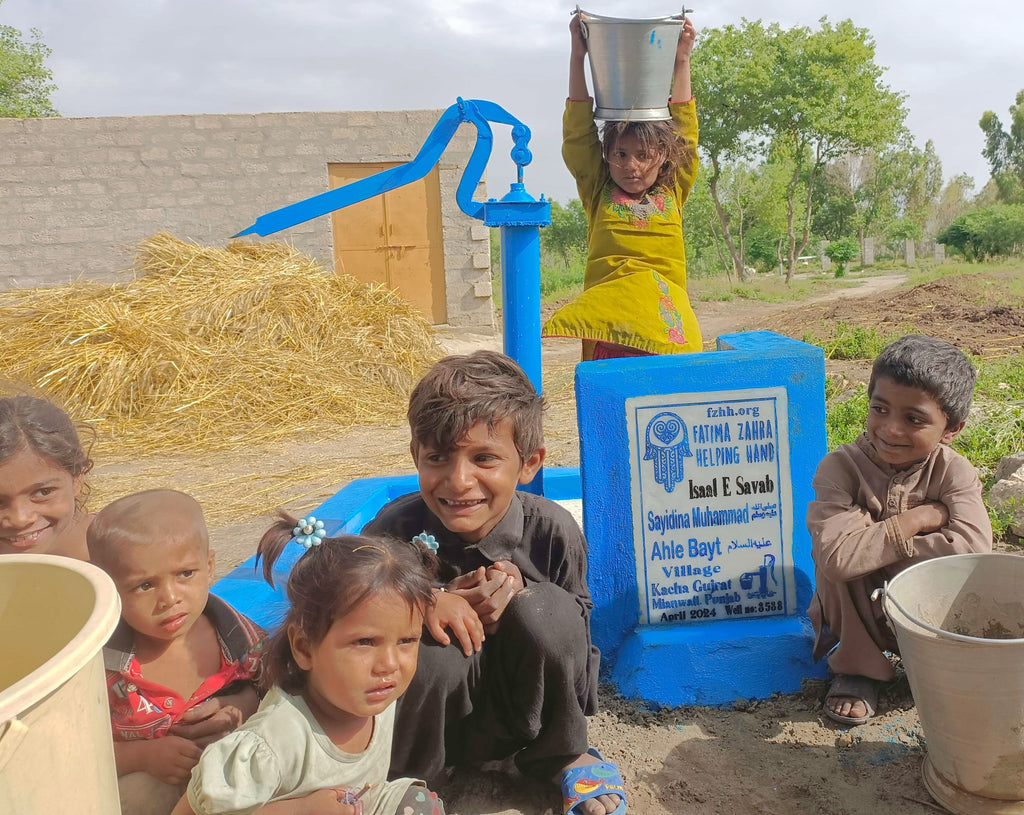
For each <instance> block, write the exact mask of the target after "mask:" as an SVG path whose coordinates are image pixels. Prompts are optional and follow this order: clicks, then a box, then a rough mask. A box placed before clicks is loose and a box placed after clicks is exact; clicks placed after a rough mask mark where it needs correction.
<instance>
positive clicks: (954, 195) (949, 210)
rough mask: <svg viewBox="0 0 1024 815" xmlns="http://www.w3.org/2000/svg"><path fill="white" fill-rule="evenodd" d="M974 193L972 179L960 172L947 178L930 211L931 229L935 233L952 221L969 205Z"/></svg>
mask: <svg viewBox="0 0 1024 815" xmlns="http://www.w3.org/2000/svg"><path fill="white" fill-rule="evenodd" d="M973 193H974V179H973V178H971V177H970V176H969V175H967V174H966V173H961V174H960V175H958V176H954V177H953V178H951V179H950V180H949V182H948V183H947V184H946V186H945V187H944V188H943V190H942V192H941V193H940V194H939V199H938V201H937V202H936V205H935V209H934V210H933V212H932V223H931V231H932V234H937V233H939V232H941V231H942V230H943V229H945V228H946V227H947V226H949V225H950V224H951V223H953V221H954V219H956V218H957V217H958V216H960V215H962V214H963V213H964V212H966V211H967V210H968V209H969V208H970V206H971V198H972V196H973Z"/></svg>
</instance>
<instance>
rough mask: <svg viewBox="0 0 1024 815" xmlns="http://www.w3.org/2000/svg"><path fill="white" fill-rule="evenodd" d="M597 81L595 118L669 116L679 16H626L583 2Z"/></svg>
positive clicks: (581, 13)
mask: <svg viewBox="0 0 1024 815" xmlns="http://www.w3.org/2000/svg"><path fill="white" fill-rule="evenodd" d="M576 13H577V14H579V16H580V21H581V23H582V24H583V25H582V29H583V36H584V37H586V40H587V53H588V54H589V55H590V76H591V79H592V80H593V82H594V100H595V102H596V109H595V110H594V118H595V119H606V120H608V119H611V120H617V121H643V120H646V121H659V120H665V119H669V118H671V117H670V115H669V112H668V97H669V93H670V92H671V89H672V71H673V68H674V66H675V56H676V44H677V43H678V42H679V32H680V31H682V28H683V19H682V17H681V16H672V17H656V18H651V19H641V20H627V19H620V18H617V17H602V16H600V15H598V14H591V13H590V12H588V11H583V10H582V9H580V8H579V7H577V8H576Z"/></svg>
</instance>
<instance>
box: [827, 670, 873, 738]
mask: <svg viewBox="0 0 1024 815" xmlns="http://www.w3.org/2000/svg"><path fill="white" fill-rule="evenodd" d="M878 685H879V682H878V680H877V679H871V678H870V677H867V676H858V675H856V674H839V675H837V676H836V678H835V679H833V680H832V684H831V685H829V688H828V694H827V695H826V696H825V704H824V706H823V707H822V711H823V712H824V713H825V715H826V716H828V717H829V718H830V719H831V720H832V721H834V722H839V724H846V725H857V724H865V723H866V722H867V721H868V719H870V718H871V717H872V716H874V715H875V708H876V707H878ZM837 696H847V697H850V698H852V699H860V700H861V701H862V702H863V703H864V706H865V707H866V708H867V710H868V713H867V715H866V716H843V715H842V714H840V713H836V712H835V711H834V710H832V708H830V707H829V704H828V703H829V700H830V699H834V698H836V697H837Z"/></svg>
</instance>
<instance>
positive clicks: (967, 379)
mask: <svg viewBox="0 0 1024 815" xmlns="http://www.w3.org/2000/svg"><path fill="white" fill-rule="evenodd" d="M881 376H885V377H888V378H889V379H891V380H893V382H896V383H898V384H900V385H906V386H907V387H911V388H920V389H921V390H923V391H924V392H925V393H927V394H928V395H929V396H930V397H932V399H934V400H935V401H936V402H938V403H939V407H940V408H942V412H943V413H945V414H946V422H947V427H953V426H955V425H958V424H960V423H961V422H963V421H966V420H967V415H968V414H969V413H970V410H971V401H972V399H973V398H974V382H975V380H976V379H977V372H976V371H975V370H974V366H973V365H971V361H970V360H969V359H968V358H967V355H966V354H964V352H963V351H961V350H960V349H959V348H957V347H956V346H955V345H953V344H952V343H949V342H946V341H945V340H940V339H938V338H937V337H925V336H923V335H921V334H907V335H906V336H905V337H900V338H899V339H898V340H896V341H895V342H892V343H890V344H889V345H887V346H886V347H885V348H884V349H883V350H882V353H880V354H879V355H878V357H877V359H875V362H874V364H873V365H872V366H871V380H870V381H869V382H868V397H869V398H870V397H871V394H872V393H873V392H874V390H875V382H876V381H877V380H878V378H879V377H881Z"/></svg>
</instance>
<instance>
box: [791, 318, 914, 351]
mask: <svg viewBox="0 0 1024 815" xmlns="http://www.w3.org/2000/svg"><path fill="white" fill-rule="evenodd" d="M904 333H906V332H904V331H899V332H896V333H894V334H882V333H879V332H878V331H877V330H876V329H874V328H864V327H863V326H851V325H848V324H847V323H844V322H842V321H839V322H838V323H836V327H835V330H834V331H833V332H832V336H831V337H824V338H823V337H820V336H818V335H817V334H815V333H813V332H807V333H806V334H804V335H803V337H801V339H802V340H803V341H804V342H806V343H809V344H810V345H817V346H818V347H819V348H821V349H822V350H823V351H824V352H825V359H874V358H875V357H877V356H878V354H879V353H880V352H881V350H882V349H883V348H885V346H887V345H888V344H889V343H890V342H892V341H893V340H895V339H897V338H898V337H900V336H902V335H903V334H904Z"/></svg>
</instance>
